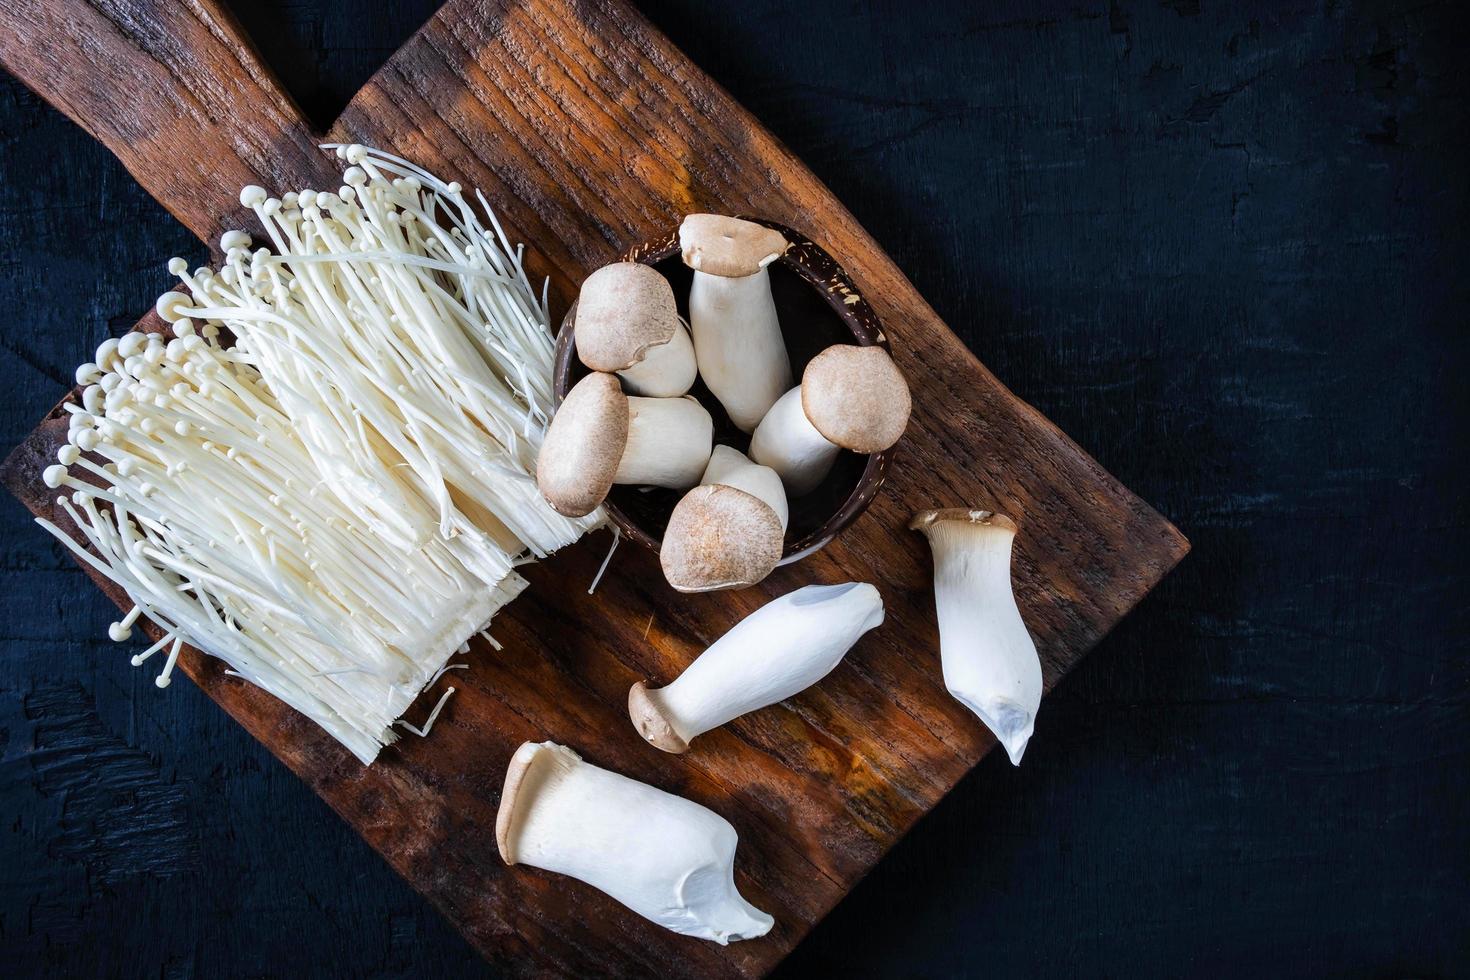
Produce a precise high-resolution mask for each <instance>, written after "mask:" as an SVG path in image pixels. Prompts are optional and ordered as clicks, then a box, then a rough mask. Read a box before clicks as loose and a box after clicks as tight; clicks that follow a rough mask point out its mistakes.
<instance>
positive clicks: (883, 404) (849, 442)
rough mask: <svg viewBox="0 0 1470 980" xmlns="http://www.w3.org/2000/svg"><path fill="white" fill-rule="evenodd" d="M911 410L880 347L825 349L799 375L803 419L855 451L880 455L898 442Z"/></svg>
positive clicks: (897, 375)
mask: <svg viewBox="0 0 1470 980" xmlns="http://www.w3.org/2000/svg"><path fill="white" fill-rule="evenodd" d="M912 407H913V403H912V401H911V399H910V397H909V386H908V382H907V381H905V380H904V379H903V374H902V373H901V372H900V371H899V370H898V365H896V364H894V363H893V358H892V357H889V356H888V352H887V351H886V350H884V349H883V348H882V347H877V346H873V347H855V346H853V345H851V344H837V345H834V346H832V347H828V348H827V349H826V350H824V351H822V352H821V353H820V354H818V355H817V356H816V357H814V358H812V359H811V362H810V363H809V364H807V366H806V370H805V371H803V372H802V375H801V409H802V411H803V412H805V413H806V417H807V420H808V421H809V422H811V424H812V425H813V426H815V427H816V430H817V431H818V432H820V433H821V434H822V435H823V436H825V437H826V438H827V439H828V440H829V441H831V442H833V443H836V444H837V445H839V446H841V447H842V448H843V449H851V450H852V451H853V452H855V453H877V452H882V451H883V450H885V449H887V448H888V447H889V446H892V445H893V444H894V443H895V442H898V440H899V438H900V437H901V436H902V435H903V430H904V429H906V428H907V427H908V424H909V411H910V410H911V409H912Z"/></svg>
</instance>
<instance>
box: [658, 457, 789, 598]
mask: <svg viewBox="0 0 1470 980" xmlns="http://www.w3.org/2000/svg"><path fill="white" fill-rule="evenodd" d="M716 453H717V454H718V457H719V458H718V459H716V456H715V454H712V455H711V456H710V464H709V466H708V467H707V468H706V470H705V474H704V478H703V482H702V483H701V485H700V486H697V487H695V488H694V489H693V490H690V491H689V492H688V493H686V494H685V495H684V497H683V499H682V500H680V501H679V503H678V504H676V505H675V506H674V512H673V513H672V514H670V515H669V526H668V528H667V529H665V531H664V540H663V544H662V546H661V547H660V548H659V553H658V559H659V564H660V565H662V566H663V570H664V578H665V579H667V580H668V582H669V584H670V585H672V586H673V587H674V588H675V589H677V590H678V591H680V592H713V591H715V590H717V589H740V588H744V587H746V586H748V585H754V584H755V583H757V582H759V581H760V580H761V579H763V578H765V577H766V576H767V575H769V574H771V570H772V569H774V568H775V567H776V563H777V562H778V561H780V560H781V551H782V548H783V546H784V544H785V536H786V517H787V505H786V493H785V491H784V490H782V488H781V478H780V477H778V476H776V474H775V472H774V471H772V470H771V469H770V468H769V467H765V466H759V465H757V464H755V463H752V462H751V461H750V460H748V459H746V458H745V454H743V453H741V452H739V451H737V450H734V449H731V448H730V447H729V446H720V447H718V449H717V450H716Z"/></svg>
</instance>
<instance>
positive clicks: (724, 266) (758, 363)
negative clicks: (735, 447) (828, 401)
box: [679, 214, 791, 432]
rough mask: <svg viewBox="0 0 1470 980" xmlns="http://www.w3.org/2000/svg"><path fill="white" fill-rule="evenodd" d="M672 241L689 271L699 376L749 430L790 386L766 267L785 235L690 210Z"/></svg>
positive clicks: (787, 360)
mask: <svg viewBox="0 0 1470 980" xmlns="http://www.w3.org/2000/svg"><path fill="white" fill-rule="evenodd" d="M679 248H680V251H681V253H682V254H683V257H684V264H685V265H687V266H689V268H691V269H693V270H694V281H693V283H692V284H691V285H690V287H689V323H690V326H691V328H692V331H693V334H694V353H695V357H696V359H697V360H698V363H699V374H700V377H702V378H703V379H704V383H705V384H706V385H707V386H708V387H709V390H710V391H711V392H712V393H713V394H714V396H715V397H716V398H718V399H719V400H720V404H721V405H723V406H724V408H725V413H726V414H727V415H729V416H730V421H732V422H734V423H735V425H736V426H738V427H739V428H740V430H741V431H742V432H749V431H751V430H752V429H754V428H755V427H756V425H757V424H759V422H760V420H761V419H762V418H764V417H765V414H766V412H767V411H768V410H769V409H770V407H771V406H772V405H773V404H775V402H776V399H778V398H780V397H781V395H782V393H783V392H785V391H786V389H787V388H790V387H791V359H790V358H789V357H788V356H787V354H786V341H785V339H784V338H783V337H782V336H781V324H780V322H779V321H778V320H777V319H776V302H775V300H774V299H773V298H772V297H771V281H770V277H769V276H768V275H767V272H766V267H767V266H769V265H770V264H771V263H772V262H774V261H776V259H778V258H780V257H781V254H782V253H783V252H785V251H786V248H787V242H786V238H785V236H783V235H782V234H781V233H780V232H778V231H775V230H774V229H771V228H767V227H765V226H764V225H758V224H756V223H755V222H753V221H742V220H741V219H739V218H730V217H726V216H724V215H718V214H691V215H689V216H688V217H686V218H685V219H684V222H683V223H682V224H681V225H680V226H679Z"/></svg>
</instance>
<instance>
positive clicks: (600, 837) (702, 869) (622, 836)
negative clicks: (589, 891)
mask: <svg viewBox="0 0 1470 980" xmlns="http://www.w3.org/2000/svg"><path fill="white" fill-rule="evenodd" d="M495 843H496V845H497V846H498V848H499V849H500V856H501V857H502V858H503V859H504V860H505V862H506V863H507V864H512V865H514V864H529V865H531V866H533V867H537V868H541V869H543V870H546V871H553V872H556V873H558V874H564V875H569V876H571V877H573V878H576V879H578V880H579V881H583V882H586V883H587V884H589V885H591V886H593V887H594V888H597V889H599V890H601V891H603V892H605V893H606V894H608V895H609V896H611V897H612V898H614V899H616V900H617V901H619V902H621V903H623V904H624V905H626V906H627V907H628V908H630V909H632V910H633V911H634V912H636V913H638V914H639V915H641V916H643V917H644V918H646V919H648V920H650V921H652V922H655V923H657V924H659V925H661V926H663V927H664V928H666V929H671V930H673V931H674V932H677V933H682V934H683V935H686V936H694V937H696V938H699V939H709V940H713V941H714V942H717V943H719V944H720V945H722V946H723V945H725V944H726V943H729V942H733V941H735V940H739V939H754V938H756V937H758V936H764V935H765V934H766V933H768V932H770V931H771V926H772V925H773V924H774V923H775V920H774V919H772V918H771V916H769V915H767V914H766V913H764V912H762V911H761V910H760V909H758V908H756V907H755V906H753V905H751V904H750V903H749V902H747V901H746V900H745V899H744V898H742V897H741V896H740V892H739V891H738V890H737V889H736V887H735V848H736V845H737V843H738V837H737V835H736V833H735V828H734V827H732V826H730V824H729V822H728V821H727V820H725V819H724V818H723V817H721V816H720V815H719V814H717V813H715V812H714V811H713V810H710V809H708V808H707V807H703V806H700V805H699V804H698V803H695V802H693V801H691V800H686V799H683V798H682V797H678V796H674V795H673V794H671V793H665V792H664V791H663V790H660V789H656V788H654V787H652V786H649V785H648V784H646V783H641V782H638V781H637V780H634V779H629V778H628V777H626V776H622V775H619V774H618V773H615V772H610V771H608V770H606V769H601V768H599V767H597V766H594V765H591V764H590V763H587V762H583V761H582V758H581V757H580V756H579V755H577V753H575V752H573V751H572V750H571V749H568V748H566V747H565V746H562V745H558V744H556V743H555V742H539V743H537V742H526V743H524V744H522V745H521V747H520V748H519V749H517V750H516V753H515V755H514V756H513V757H512V758H511V761H510V767H509V768H508V769H507V771H506V774H505V789H504V791H503V792H502V793H501V797H500V810H499V812H498V813H497V814H496V816H495Z"/></svg>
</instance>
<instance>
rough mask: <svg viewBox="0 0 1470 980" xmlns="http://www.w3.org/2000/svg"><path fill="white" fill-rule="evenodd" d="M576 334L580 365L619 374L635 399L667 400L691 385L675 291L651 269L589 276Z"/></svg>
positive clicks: (621, 265)
mask: <svg viewBox="0 0 1470 980" xmlns="http://www.w3.org/2000/svg"><path fill="white" fill-rule="evenodd" d="M574 329H575V331H576V333H575V336H576V343H577V357H578V358H579V359H580V360H581V361H582V363H583V364H585V365H587V367H589V368H591V369H592V370H594V371H609V372H615V373H617V374H618V375H619V376H620V377H622V379H623V382H624V383H625V384H626V385H627V387H628V390H629V391H631V392H632V393H633V394H635V395H645V396H648V397H654V398H670V397H673V396H676V395H682V394H684V393H685V392H687V391H688V390H689V389H690V387H692V386H693V384H694V378H695V373H696V365H695V360H694V345H693V343H692V342H691V341H690V339H689V332H688V330H686V329H685V327H684V324H683V322H682V321H681V320H680V319H679V312H678V309H677V307H676V305H675V303H674V290H673V287H671V286H670V285H669V281H668V280H667V279H665V278H664V277H663V276H662V275H661V274H660V273H659V272H658V270H656V269H654V268H652V267H651V266H647V265H643V264H642V263H638V262H614V263H612V264H611V265H605V266H603V267H602V268H600V269H598V270H597V271H596V272H594V273H592V275H590V276H588V277H587V279H586V280H585V281H584V282H583V283H582V289H581V291H580V292H579V294H578V296H577V312H576V320H575V324H574Z"/></svg>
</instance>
